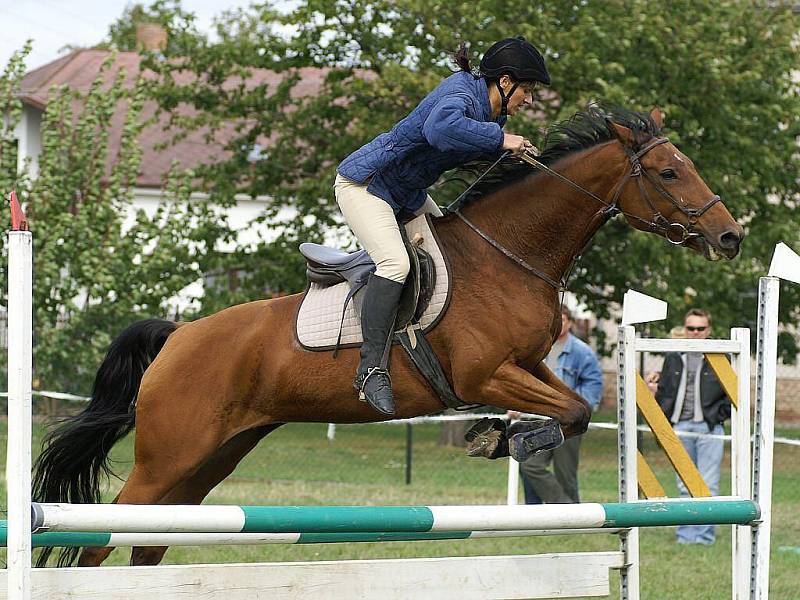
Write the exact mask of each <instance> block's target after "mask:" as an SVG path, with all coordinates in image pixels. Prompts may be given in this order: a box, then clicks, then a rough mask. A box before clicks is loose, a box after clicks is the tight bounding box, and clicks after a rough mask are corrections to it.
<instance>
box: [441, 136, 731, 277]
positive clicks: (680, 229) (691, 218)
mask: <svg viewBox="0 0 800 600" xmlns="http://www.w3.org/2000/svg"><path fill="white" fill-rule="evenodd" d="M668 141H669V140H668V139H667V138H665V137H661V138H656V139H655V140H653V141H652V142H650V143H649V144H648V145H647V146H645V147H644V148H642V149H641V150H639V151H638V152H633V151H632V150H630V149H629V148H628V147H626V146H624V145H623V149H624V150H625V154H627V156H628V165H629V166H628V168H626V169H625V171H624V172H623V174H622V176H621V177H620V179H619V181H618V182H617V183H616V184H615V185H614V187H613V188H612V190H614V191H613V197H612V198H611V201H610V202H608V201H607V200H604V199H603V198H601V197H600V196H598V195H597V194H595V193H594V192H591V191H589V190H587V189H586V188H584V187H583V186H581V185H579V184H578V183H576V182H574V181H572V180H571V179H569V178H568V177H565V176H564V175H562V174H561V173H559V172H558V171H554V170H553V169H551V168H550V167H548V166H547V165H546V164H544V163H543V162H541V161H540V160H539V159H537V158H536V157H535V156H533V155H531V154H528V153H524V154H522V155H521V156H520V159H521V160H523V161H524V162H526V163H528V164H529V165H531V166H533V167H536V168H537V169H539V170H540V171H545V172H547V173H549V174H550V175H552V176H554V177H556V178H557V179H560V180H561V181H563V182H564V183H566V184H568V185H570V186H571V187H573V188H575V189H576V190H578V191H580V192H582V193H583V194H585V195H587V196H589V197H590V198H592V199H593V200H596V201H597V202H599V203H600V204H602V205H603V208H602V209H601V210H600V211H598V212H597V213H596V214H595V215H594V217H592V219H591V220H590V221H589V225H588V226H591V225H593V224H594V222H595V219H596V218H597V217H600V218H601V219H602V220H603V223H604V222H605V221H607V220H608V219H610V218H611V217H613V216H614V215H617V214H620V213H621V214H623V215H625V216H626V217H628V218H629V219H632V220H634V221H639V222H640V223H643V224H645V225H646V226H647V227H649V228H650V230H651V231H654V232H660V233H663V235H664V238H665V239H666V240H667V241H668V242H669V243H670V244H673V245H676V246H682V245H684V244H685V243H686V242H688V241H689V240H692V239H694V238H698V237H701V236H702V234H700V233H697V232H695V231H694V226H695V225H696V224H697V220H698V219H699V218H700V217H701V216H703V215H704V214H705V213H706V211H708V209H710V208H711V207H712V206H714V205H715V204H716V203H717V202H719V201H720V197H719V196H717V195H714V196H713V197H712V198H711V199H710V200H709V201H708V202H706V204H705V205H703V206H702V207H701V208H689V207H687V206H685V202H684V201H683V200H682V199H681V200H676V199H675V197H674V196H673V195H672V194H670V193H669V192H668V191H667V190H665V189H664V188H663V186H661V185H660V184H659V183H658V181H657V180H656V179H655V178H654V177H653V176H652V175H651V174H650V173H648V172H647V169H645V168H644V167H643V166H642V163H641V158H642V157H643V156H644V155H646V154H647V153H648V152H650V150H652V149H653V148H655V147H656V146H660V145H661V144H665V143H667V142H668ZM509 154H511V151H510V150H507V151H506V152H504V153H503V154H502V155H501V156H500V158H498V159H497V160H496V161H495V162H494V163H492V164H491V165H490V166H489V168H488V169H486V171H484V172H483V173H482V174H481V175H480V177H478V178H477V179H476V180H475V181H474V182H473V183H472V185H470V186H469V187H468V188H467V189H466V190H464V191H463V192H462V193H461V194H460V195H459V196H458V198H456V199H455V200H454V201H453V202H451V203H450V204H449V205H448V206H447V207H446V208H445V211H446V213H452V214H454V215H456V216H457V217H458V218H459V219H461V220H462V221H463V222H464V223H465V224H466V225H467V226H468V227H469V228H470V229H472V230H473V231H474V232H475V233H477V234H478V235H479V236H480V237H481V238H483V239H484V240H485V241H486V242H488V243H489V244H490V245H491V246H493V247H494V248H496V249H497V250H499V251H500V252H502V253H503V254H504V255H505V256H506V257H508V258H510V259H511V260H513V261H514V262H515V263H517V264H518V265H520V266H521V267H523V268H524V269H525V270H526V271H528V272H530V273H533V274H534V275H536V276H537V277H538V278H539V279H541V280H543V281H545V282H546V283H548V284H549V285H550V286H552V287H553V288H555V290H556V291H557V292H563V291H566V289H567V279H568V278H569V274H570V273H571V272H572V267H573V266H574V265H575V262H576V261H577V260H578V259H579V258H580V256H581V254H583V250H584V249H585V248H582V249H581V251H580V252H579V253H578V254H577V255H576V256H575V257H574V258H573V261H572V266H571V267H570V268H569V269H567V275H566V276H565V277H564V278H563V279H562V280H561V281H560V282H559V281H556V280H555V279H553V278H552V277H550V276H549V275H547V274H546V273H543V272H542V271H540V270H539V269H537V268H535V267H533V266H531V265H530V264H528V262H527V261H525V260H524V259H522V258H521V257H519V256H517V255H516V254H514V253H513V252H511V251H510V250H508V249H507V248H506V247H505V246H503V245H502V244H500V243H499V242H498V241H497V240H495V239H493V238H492V237H490V236H489V235H487V234H486V233H485V232H484V231H482V230H481V229H480V228H478V227H477V226H476V225H475V224H474V223H472V222H471V221H469V220H468V219H467V218H466V217H465V216H464V215H463V214H462V213H461V203H462V199H463V198H464V197H465V196H466V195H467V193H468V192H469V191H470V190H471V189H472V188H473V187H475V185H477V184H478V182H479V181H481V179H483V177H485V176H486V175H487V174H488V173H489V172H490V171H491V170H492V169H494V168H495V167H496V166H497V165H498V163H500V161H502V160H503V159H504V158H506V157H507V156H509ZM642 176H644V177H646V178H647V180H648V181H649V182H650V183H651V184H652V186H653V187H654V188H655V189H656V191H658V193H659V194H661V195H662V196H663V197H664V198H666V199H667V200H668V201H669V202H670V203H671V204H672V205H673V206H674V207H675V208H677V209H678V210H679V211H680V212H682V213H683V214H684V215H686V218H687V221H688V224H687V225H684V224H683V223H678V222H676V221H673V222H671V221H669V219H667V218H666V217H665V216H664V215H662V214H661V212H660V211H659V210H658V209H657V208H656V207H655V205H654V204H653V201H652V200H651V198H650V194H648V193H647V189H646V188H645V186H644V181H643V180H642ZM633 178H635V179H636V180H637V182H638V184H639V192H640V195H641V197H642V198H643V199H644V201H645V202H646V203H647V206H648V207H649V208H650V210H651V211H653V218H652V220H650V221H648V220H647V219H643V218H641V217H638V216H636V215H633V214H631V213H628V212H625V211H624V210H622V208H620V206H619V199H620V196H621V195H622V191H623V190H624V189H625V186H626V185H627V183H628V182H629V181H630V180H631V179H633ZM453 206H456V208H455V209H453V208H452V207H453ZM588 226H587V227H588Z"/></svg>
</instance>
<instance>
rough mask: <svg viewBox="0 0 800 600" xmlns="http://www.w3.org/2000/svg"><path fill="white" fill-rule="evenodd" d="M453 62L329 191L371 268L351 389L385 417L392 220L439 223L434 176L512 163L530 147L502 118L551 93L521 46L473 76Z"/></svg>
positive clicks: (395, 291)
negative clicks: (467, 166) (538, 90)
mask: <svg viewBox="0 0 800 600" xmlns="http://www.w3.org/2000/svg"><path fill="white" fill-rule="evenodd" d="M455 60H456V62H457V64H458V66H459V67H460V69H461V70H460V71H458V72H456V73H454V74H453V75H451V76H450V77H448V78H447V79H445V80H444V81H443V82H442V83H440V84H439V86H438V87H437V88H436V89H434V90H433V91H432V92H431V93H430V94H428V96H426V97H425V99H424V100H423V101H422V102H421V103H420V104H419V106H417V107H416V108H415V109H414V110H413V111H411V113H410V114H409V115H408V116H407V117H405V118H404V119H403V120H402V121H400V122H399V123H397V124H396V125H395V126H394V127H393V128H392V129H391V131H388V132H386V133H382V134H380V135H379V136H378V137H376V138H375V139H374V140H372V141H371V142H369V143H368V144H366V145H365V146H363V147H361V148H360V149H359V150H356V151H355V152H354V153H353V154H351V155H350V156H348V157H347V158H346V159H345V160H344V161H342V163H341V164H340V165H339V167H338V169H337V170H338V173H337V176H336V183H335V184H334V191H335V193H336V201H337V203H338V204H339V208H340V209H341V211H342V214H343V215H344V218H345V220H346V221H347V224H348V225H349V226H350V229H352V231H353V233H354V234H355V236H356V238H358V241H359V242H360V243H361V245H362V246H363V247H364V249H365V250H366V251H367V253H368V254H369V255H370V257H371V258H372V260H373V261H374V262H375V265H376V269H375V272H374V273H373V274H372V275H371V276H370V278H369V281H368V283H367V285H366V290H365V291H364V299H363V302H362V306H361V331H362V335H363V338H364V343H363V345H362V346H361V362H360V364H359V365H358V370H357V372H356V378H355V381H354V382H353V385H354V387H355V388H356V389H357V390H359V392H360V397H361V398H362V399H366V401H367V402H369V404H370V405H371V406H372V407H373V408H375V409H376V410H378V411H379V412H381V413H384V414H387V415H391V414H394V411H395V408H394V399H393V397H392V385H391V380H390V379H389V373H388V371H387V370H386V368H385V365H382V362H383V361H382V359H383V355H384V349H385V348H386V346H387V344H388V343H390V342H389V339H390V336H391V334H392V328H393V325H394V320H395V316H396V313H397V305H398V302H399V300H400V292H401V291H402V289H403V282H404V281H405V279H406V275H408V271H409V259H408V255H407V254H406V249H405V246H404V245H403V239H402V237H401V235H400V226H399V225H398V221H397V216H398V214H400V213H401V212H403V213H419V214H421V213H422V212H433V213H434V214H437V213H438V214H439V215H441V212H439V210H438V207H437V206H436V204H435V203H434V202H433V200H431V199H430V197H429V196H428V195H427V188H428V187H429V186H430V185H432V184H433V183H434V182H435V181H436V180H437V179H439V177H440V176H441V175H442V173H444V172H445V171H447V170H449V169H452V168H455V167H457V166H459V165H463V164H464V163H466V162H469V161H471V160H475V159H477V158H486V157H487V156H489V155H493V154H497V153H499V152H500V151H501V150H510V151H511V152H512V153H514V154H520V153H522V152H525V150H527V149H530V148H532V147H533V146H532V144H531V143H530V142H529V141H528V140H526V139H525V138H523V137H522V136H519V135H514V134H511V133H504V132H503V129H502V128H503V126H504V125H505V122H506V119H507V115H514V114H515V113H516V112H517V110H519V108H520V107H522V106H526V105H528V104H530V103H531V101H532V93H533V89H534V86H535V85H536V83H537V82H538V83H542V84H544V85H549V84H550V75H549V74H548V72H547V67H546V66H545V63H544V58H543V57H542V55H541V54H540V53H539V51H538V50H537V49H536V48H535V47H534V46H533V45H532V44H531V43H530V42H527V41H525V39H524V38H522V37H517V38H508V39H505V40H501V41H499V42H497V43H495V44H493V45H492V46H491V47H490V48H489V49H488V50H487V51H486V54H484V56H483V58H482V59H481V63H480V75H479V76H478V75H473V74H472V70H471V68H470V64H469V57H468V54H467V51H466V48H465V46H463V45H462V46H461V48H460V49H459V51H458V53H457V54H456V56H455ZM426 209H427V210H426Z"/></svg>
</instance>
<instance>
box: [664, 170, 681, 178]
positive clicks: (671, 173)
mask: <svg viewBox="0 0 800 600" xmlns="http://www.w3.org/2000/svg"><path fill="white" fill-rule="evenodd" d="M660 175H661V177H662V178H663V179H677V178H678V176H677V175H676V174H675V171H673V170H672V169H664V170H663V171H661V173H660Z"/></svg>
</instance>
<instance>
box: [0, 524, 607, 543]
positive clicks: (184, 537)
mask: <svg viewBox="0 0 800 600" xmlns="http://www.w3.org/2000/svg"><path fill="white" fill-rule="evenodd" d="M621 531H623V529H620V528H617V529H525V530H509V531H434V532H428V533H387V532H380V533H213V532H211V533H100V532H86V531H83V532H79V531H63V532H57V531H53V532H47V533H35V534H33V536H32V540H31V541H32V547H33V548H44V547H47V546H55V547H59V548H84V547H87V546H91V547H93V548H99V547H104V546H107V547H110V548H127V547H132V546H252V545H263V544H336V543H343V542H415V541H432V540H434V541H435V540H466V539H474V538H511V537H536V536H548V535H585V534H587V533H589V534H591V533H600V534H606V535H609V534H615V533H620V532H621ZM7 534H8V530H7V525H6V522H5V521H0V547H5V546H6V543H7Z"/></svg>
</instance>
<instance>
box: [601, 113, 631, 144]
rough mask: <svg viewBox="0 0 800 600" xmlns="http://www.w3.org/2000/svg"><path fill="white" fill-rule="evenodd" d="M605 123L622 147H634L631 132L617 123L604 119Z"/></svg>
mask: <svg viewBox="0 0 800 600" xmlns="http://www.w3.org/2000/svg"><path fill="white" fill-rule="evenodd" d="M606 123H607V124H608V126H609V127H610V128H611V131H613V132H614V135H616V136H617V139H618V140H619V141H620V142H621V143H622V145H623V146H627V147H633V146H635V145H636V138H635V137H634V135H633V131H631V130H630V129H628V128H627V127H625V126H624V125H620V124H619V123H614V121H612V120H611V119H606Z"/></svg>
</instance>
